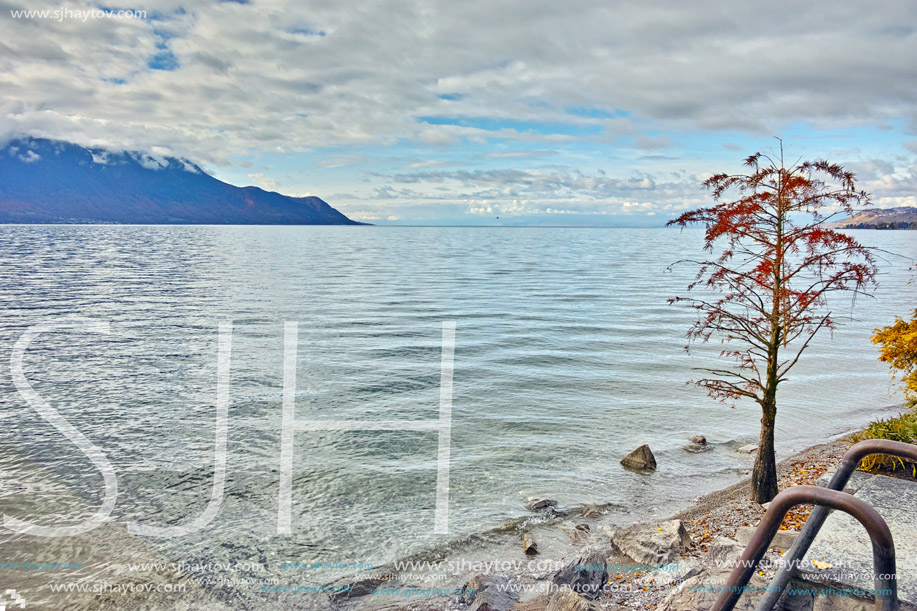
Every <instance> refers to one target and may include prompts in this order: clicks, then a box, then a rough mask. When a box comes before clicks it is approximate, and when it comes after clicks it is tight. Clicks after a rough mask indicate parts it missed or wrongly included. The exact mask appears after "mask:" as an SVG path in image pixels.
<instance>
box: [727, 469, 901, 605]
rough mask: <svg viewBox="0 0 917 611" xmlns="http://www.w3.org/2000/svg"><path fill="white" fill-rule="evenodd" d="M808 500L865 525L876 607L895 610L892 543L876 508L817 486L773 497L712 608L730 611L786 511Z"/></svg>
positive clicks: (846, 495)
mask: <svg viewBox="0 0 917 611" xmlns="http://www.w3.org/2000/svg"><path fill="white" fill-rule="evenodd" d="M809 503H814V504H815V505H817V506H824V507H829V508H831V509H839V510H841V511H844V512H846V513H849V514H850V515H851V516H853V517H854V518H856V520H857V521H858V522H860V524H862V525H863V526H864V527H865V528H866V531H867V532H868V533H869V538H870V539H871V540H872V557H873V567H874V570H875V573H876V577H875V591H876V609H879V610H881V611H897V609H898V583H897V579H896V577H895V543H894V541H893V540H892V533H891V531H890V530H889V529H888V525H887V524H886V523H885V520H883V519H882V516H880V515H879V514H878V513H877V512H876V510H875V509H873V508H872V507H870V506H869V505H867V504H866V503H864V502H863V501H862V500H860V499H858V498H856V497H855V496H852V495H850V494H845V493H843V492H838V491H837V490H828V489H827V488H820V487H818V486H793V487H792V488H788V489H786V490H784V491H783V492H781V493H780V494H778V495H777V496H775V497H774V500H773V501H771V504H770V506H769V507H768V508H767V513H765V514H764V517H763V518H761V522H760V523H759V524H758V528H756V529H755V533H754V534H753V535H752V537H751V541H749V542H748V546H747V547H746V548H745V551H744V552H743V553H742V557H741V559H740V560H739V563H738V564H737V565H736V567H735V569H733V571H732V574H731V575H730V576H729V580H728V581H727V582H726V587H725V589H724V591H723V593H722V594H720V597H719V598H718V599H717V601H716V603H715V604H714V605H713V610H712V611H732V609H733V608H734V607H735V604H736V602H737V601H738V600H739V597H741V596H742V592H743V590H744V588H745V586H746V585H748V581H749V580H750V579H751V576H752V574H753V573H754V572H755V568H756V567H757V566H758V563H759V562H760V561H761V558H763V557H764V554H765V552H766V551H767V546H768V544H770V542H771V540H772V539H773V538H774V535H775V534H777V530H778V529H779V528H780V523H781V522H782V521H783V517H784V516H785V515H786V513H787V511H789V510H790V509H791V508H792V507H795V506H796V505H803V504H809Z"/></svg>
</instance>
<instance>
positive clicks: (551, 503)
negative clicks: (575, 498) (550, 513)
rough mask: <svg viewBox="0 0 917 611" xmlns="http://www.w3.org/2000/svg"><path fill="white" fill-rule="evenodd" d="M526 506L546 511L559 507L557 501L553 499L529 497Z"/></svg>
mask: <svg viewBox="0 0 917 611" xmlns="http://www.w3.org/2000/svg"><path fill="white" fill-rule="evenodd" d="M525 507H526V509H528V510H529V511H546V510H548V509H551V508H552V507H557V501H555V500H552V499H529V501H528V502H527V503H526V504H525Z"/></svg>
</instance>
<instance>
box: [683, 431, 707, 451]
mask: <svg viewBox="0 0 917 611" xmlns="http://www.w3.org/2000/svg"><path fill="white" fill-rule="evenodd" d="M709 449H710V446H709V445H707V438H706V437H704V436H703V435H695V436H694V437H692V438H691V443H689V444H688V445H686V446H685V450H686V451H687V452H691V453H692V454H699V453H701V452H706V451H707V450H709Z"/></svg>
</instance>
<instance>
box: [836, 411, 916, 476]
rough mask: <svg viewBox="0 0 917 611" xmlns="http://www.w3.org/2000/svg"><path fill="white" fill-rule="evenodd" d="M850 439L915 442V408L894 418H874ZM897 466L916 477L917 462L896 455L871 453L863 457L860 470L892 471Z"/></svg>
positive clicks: (895, 469)
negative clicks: (873, 420) (874, 419)
mask: <svg viewBox="0 0 917 611" xmlns="http://www.w3.org/2000/svg"><path fill="white" fill-rule="evenodd" d="M850 439H851V441H853V442H854V443H857V442H859V441H863V440H864V439H888V440H890V441H901V442H904V443H913V444H917V409H912V410H911V411H908V412H905V413H903V414H900V415H898V416H896V417H894V418H885V419H883V420H876V421H875V422H873V423H871V424H870V425H869V426H868V427H866V429H865V430H862V431H860V432H858V433H854V434H853V435H852V436H851V437H850ZM899 468H900V469H902V471H903V473H905V474H907V475H909V476H910V478H912V479H917V464H915V463H913V462H911V461H909V460H905V459H901V458H898V457H896V456H888V455H886V454H873V455H872V456H867V457H866V458H864V459H863V461H862V462H861V463H860V470H861V471H868V472H870V473H880V472H892V473H894V472H895V471H897V469H899Z"/></svg>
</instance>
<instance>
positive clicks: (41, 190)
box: [0, 138, 364, 225]
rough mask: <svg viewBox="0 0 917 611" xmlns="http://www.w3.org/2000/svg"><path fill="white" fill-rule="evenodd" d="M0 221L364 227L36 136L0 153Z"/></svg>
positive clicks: (174, 161)
mask: <svg viewBox="0 0 917 611" xmlns="http://www.w3.org/2000/svg"><path fill="white" fill-rule="evenodd" d="M0 223H136V224H219V225H363V224H364V223H359V222H357V221H353V220H351V219H349V218H347V217H346V216H345V215H343V214H342V213H340V212H338V211H337V210H335V209H334V208H332V207H331V206H330V205H328V203H326V202H325V201H324V200H322V199H321V198H318V197H290V196H287V195H281V194H280V193H275V192H272V191H265V190H264V189H261V188H258V187H236V186H233V185H230V184H228V183H225V182H222V181H220V180H218V179H216V178H214V177H213V176H210V175H209V174H207V173H206V172H204V171H203V170H202V169H201V168H200V167H198V166H197V165H195V164H193V163H191V162H189V161H187V160H184V159H178V158H175V157H157V156H154V155H151V154H149V153H143V152H136V151H126V152H117V153H113V152H110V151H107V150H104V149H87V148H84V147H81V146H78V145H76V144H72V143H68V142H61V141H57V140H47V139H43V138H20V139H16V140H13V141H11V142H8V143H7V144H5V145H4V146H2V148H0Z"/></svg>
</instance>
